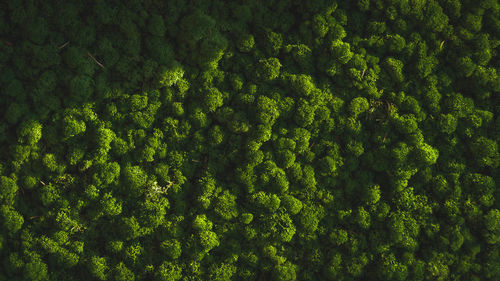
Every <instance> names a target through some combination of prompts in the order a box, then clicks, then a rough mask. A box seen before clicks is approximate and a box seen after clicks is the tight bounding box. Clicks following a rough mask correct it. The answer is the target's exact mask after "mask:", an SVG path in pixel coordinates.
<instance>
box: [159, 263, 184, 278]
mask: <svg viewBox="0 0 500 281" xmlns="http://www.w3.org/2000/svg"><path fill="white" fill-rule="evenodd" d="M155 277H156V280H158V281H176V280H180V279H181V278H182V268H181V267H180V266H179V265H177V264H174V263H171V262H163V263H162V264H161V265H160V267H159V268H158V271H157V272H156V274H155Z"/></svg>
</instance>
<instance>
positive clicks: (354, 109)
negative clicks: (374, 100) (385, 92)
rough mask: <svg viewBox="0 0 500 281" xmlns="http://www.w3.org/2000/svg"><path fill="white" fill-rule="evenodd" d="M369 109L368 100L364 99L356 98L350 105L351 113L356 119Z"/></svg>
mask: <svg viewBox="0 0 500 281" xmlns="http://www.w3.org/2000/svg"><path fill="white" fill-rule="evenodd" d="M369 108H370V105H369V104H368V100H366V98H363V97H357V98H354V99H352V100H351V102H350V103H349V112H350V113H351V115H352V116H354V117H355V118H356V117H357V116H358V115H360V114H361V113H363V112H365V111H367V110H368V109H369Z"/></svg>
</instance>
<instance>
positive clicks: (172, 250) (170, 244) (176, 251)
mask: <svg viewBox="0 0 500 281" xmlns="http://www.w3.org/2000/svg"><path fill="white" fill-rule="evenodd" d="M160 248H161V249H162V250H163V252H164V253H165V254H166V255H167V256H168V257H169V258H170V259H173V260H175V259H178V258H179V257H180V256H181V253H182V247H181V243H180V242H179V241H178V240H176V239H170V240H166V241H163V242H162V243H161V245H160Z"/></svg>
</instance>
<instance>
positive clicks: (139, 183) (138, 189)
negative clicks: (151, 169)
mask: <svg viewBox="0 0 500 281" xmlns="http://www.w3.org/2000/svg"><path fill="white" fill-rule="evenodd" d="M122 178H123V183H124V184H125V187H126V188H127V194H128V195H129V196H132V197H139V196H141V195H142V194H143V193H144V190H145V185H146V180H147V175H146V173H145V172H144V171H143V170H142V169H141V168H140V167H139V166H128V167H125V169H123V173H122Z"/></svg>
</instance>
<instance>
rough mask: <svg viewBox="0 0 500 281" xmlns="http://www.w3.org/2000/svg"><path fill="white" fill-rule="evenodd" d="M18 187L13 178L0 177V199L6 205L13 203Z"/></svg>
mask: <svg viewBox="0 0 500 281" xmlns="http://www.w3.org/2000/svg"><path fill="white" fill-rule="evenodd" d="M18 188H19V187H18V186H17V184H16V182H15V181H14V180H13V179H11V178H8V177H5V176H2V177H0V201H1V202H2V203H4V204H6V205H12V204H13V203H14V197H15V196H16V192H17V190H18Z"/></svg>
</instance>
